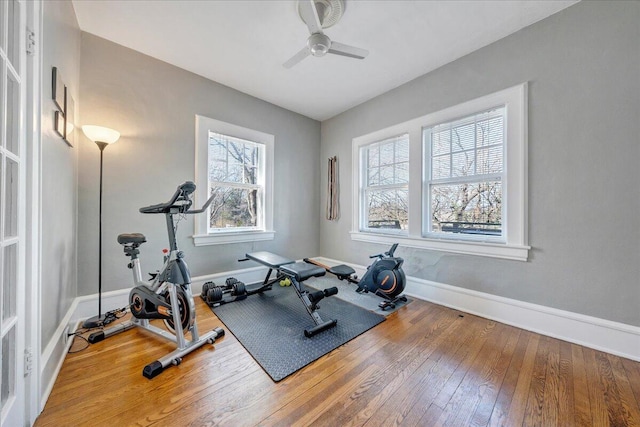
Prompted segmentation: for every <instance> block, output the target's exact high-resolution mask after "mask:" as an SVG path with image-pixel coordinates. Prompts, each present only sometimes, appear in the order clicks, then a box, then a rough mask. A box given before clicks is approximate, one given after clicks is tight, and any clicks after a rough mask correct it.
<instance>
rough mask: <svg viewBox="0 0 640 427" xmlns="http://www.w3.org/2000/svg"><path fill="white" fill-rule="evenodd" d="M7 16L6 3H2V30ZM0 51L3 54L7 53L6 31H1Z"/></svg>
mask: <svg viewBox="0 0 640 427" xmlns="http://www.w3.org/2000/svg"><path fill="white" fill-rule="evenodd" d="M6 14H7V7H6V2H4V1H0V24H2V27H1V28H4V23H5V20H4V18H5V16H6ZM0 50H2V51H3V52H6V51H7V45H6V43H5V38H4V31H0Z"/></svg>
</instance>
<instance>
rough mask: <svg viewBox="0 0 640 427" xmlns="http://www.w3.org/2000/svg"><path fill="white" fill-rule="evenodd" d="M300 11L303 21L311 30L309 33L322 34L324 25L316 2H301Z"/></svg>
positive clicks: (306, 0)
mask: <svg viewBox="0 0 640 427" xmlns="http://www.w3.org/2000/svg"><path fill="white" fill-rule="evenodd" d="M299 10H300V16H301V17H302V20H303V21H304V22H305V24H307V28H309V33H311V34H316V33H322V24H321V23H320V17H319V16H318V9H316V3H315V2H314V0H299Z"/></svg>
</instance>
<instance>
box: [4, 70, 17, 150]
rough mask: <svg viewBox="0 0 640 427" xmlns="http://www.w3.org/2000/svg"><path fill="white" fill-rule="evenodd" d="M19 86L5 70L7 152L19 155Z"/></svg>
mask: <svg viewBox="0 0 640 427" xmlns="http://www.w3.org/2000/svg"><path fill="white" fill-rule="evenodd" d="M19 132H20V85H18V82H17V81H16V80H15V79H14V78H13V77H12V75H11V72H10V71H9V70H7V135H6V138H7V140H6V144H7V145H6V147H7V150H9V151H11V152H12V153H14V154H20V153H19V147H20V133H19Z"/></svg>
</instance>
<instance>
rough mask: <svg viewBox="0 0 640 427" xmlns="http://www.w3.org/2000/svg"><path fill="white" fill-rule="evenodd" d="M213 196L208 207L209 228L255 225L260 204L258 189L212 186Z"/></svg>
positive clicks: (260, 195)
mask: <svg viewBox="0 0 640 427" xmlns="http://www.w3.org/2000/svg"><path fill="white" fill-rule="evenodd" d="M211 194H212V195H214V196H215V197H214V198H213V201H212V202H211V205H210V207H209V212H210V216H209V227H210V228H232V227H256V226H257V225H258V205H259V204H260V205H261V204H262V202H261V197H262V194H261V192H259V191H258V189H244V188H233V187H222V186H218V187H213V188H212V189H211Z"/></svg>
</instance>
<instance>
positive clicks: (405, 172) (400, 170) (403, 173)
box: [395, 162, 409, 184]
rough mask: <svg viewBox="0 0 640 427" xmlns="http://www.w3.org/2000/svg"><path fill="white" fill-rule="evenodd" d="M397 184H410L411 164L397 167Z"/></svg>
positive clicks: (402, 164) (399, 164)
mask: <svg viewBox="0 0 640 427" xmlns="http://www.w3.org/2000/svg"><path fill="white" fill-rule="evenodd" d="M395 182H396V184H404V183H407V182H409V162H406V163H398V164H397V165H396V177H395Z"/></svg>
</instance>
